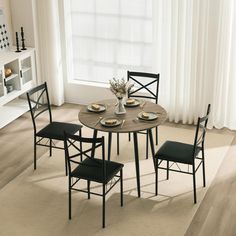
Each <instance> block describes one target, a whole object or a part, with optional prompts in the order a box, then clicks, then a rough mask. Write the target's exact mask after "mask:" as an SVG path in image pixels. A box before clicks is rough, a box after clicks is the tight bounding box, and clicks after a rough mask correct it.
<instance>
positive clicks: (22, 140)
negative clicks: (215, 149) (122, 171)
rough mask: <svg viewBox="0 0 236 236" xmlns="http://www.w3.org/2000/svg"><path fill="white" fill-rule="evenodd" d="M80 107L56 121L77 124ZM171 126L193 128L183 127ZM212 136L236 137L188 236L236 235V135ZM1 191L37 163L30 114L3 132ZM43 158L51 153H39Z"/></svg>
mask: <svg viewBox="0 0 236 236" xmlns="http://www.w3.org/2000/svg"><path fill="white" fill-rule="evenodd" d="M78 111H79V105H73V104H66V105H63V106H61V107H55V108H54V109H53V118H54V120H58V121H66V122H77V117H78ZM167 124H168V125H170V126H175V127H183V128H190V129H192V128H193V127H192V126H185V125H181V124H170V123H167ZM209 132H216V133H230V134H233V135H234V136H235V138H234V140H233V142H232V145H231V147H230V149H229V151H228V153H227V155H226V157H225V159H224V162H223V164H222V165H221V167H220V169H219V171H218V173H217V175H216V178H215V180H214V181H213V183H212V185H211V186H210V188H209V190H208V192H207V194H206V196H205V198H204V200H203V201H202V204H201V205H200V207H199V209H198V211H197V213H196V215H195V217H194V219H193V221H192V222H191V224H190V226H189V228H188V230H187V233H186V235H187V236H190V235H191V236H192V235H222V236H223V235H224V236H227V235H232V236H235V235H236V224H235V219H236V200H235V199H236V158H235V156H236V132H233V131H229V130H226V129H223V130H210V131H209ZM0 146H1V152H0V158H1V160H0V191H4V186H5V185H6V184H7V183H9V182H10V181H11V180H13V179H14V178H15V177H16V176H17V175H19V174H20V173H21V172H22V171H23V170H25V168H27V167H28V166H30V165H31V164H32V160H33V129H32V123H31V118H30V114H29V113H26V114H24V115H23V116H21V117H20V118H18V119H17V120H15V121H14V122H12V123H11V124H9V125H8V126H6V127H4V128H2V129H0ZM37 151H38V152H37V156H38V157H40V156H41V155H42V154H43V153H45V152H46V151H47V150H46V148H44V147H41V148H38V149H37Z"/></svg>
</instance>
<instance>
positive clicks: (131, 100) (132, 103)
mask: <svg viewBox="0 0 236 236" xmlns="http://www.w3.org/2000/svg"><path fill="white" fill-rule="evenodd" d="M140 104H141V103H140V101H139V100H138V99H134V98H128V99H126V101H125V102H124V106H125V107H137V106H139V105H140Z"/></svg>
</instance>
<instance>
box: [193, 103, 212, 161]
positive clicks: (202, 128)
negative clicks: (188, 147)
mask: <svg viewBox="0 0 236 236" xmlns="http://www.w3.org/2000/svg"><path fill="white" fill-rule="evenodd" d="M210 110H211V105H210V104H208V107H207V112H206V115H205V116H204V117H199V118H198V122H197V127H196V133H195V139H194V152H193V157H195V156H196V155H195V153H196V152H197V151H198V150H199V148H201V149H203V148H204V142H205V136H206V130H207V122H208V118H209V114H210Z"/></svg>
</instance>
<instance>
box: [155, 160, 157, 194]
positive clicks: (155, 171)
mask: <svg viewBox="0 0 236 236" xmlns="http://www.w3.org/2000/svg"><path fill="white" fill-rule="evenodd" d="M155 176H156V180H155V194H156V196H157V194H158V159H155Z"/></svg>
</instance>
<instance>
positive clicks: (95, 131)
mask: <svg viewBox="0 0 236 236" xmlns="http://www.w3.org/2000/svg"><path fill="white" fill-rule="evenodd" d="M97 134H98V131H97V130H96V129H94V130H93V138H97ZM94 155H95V144H94V143H93V145H92V151H91V157H94Z"/></svg>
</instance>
